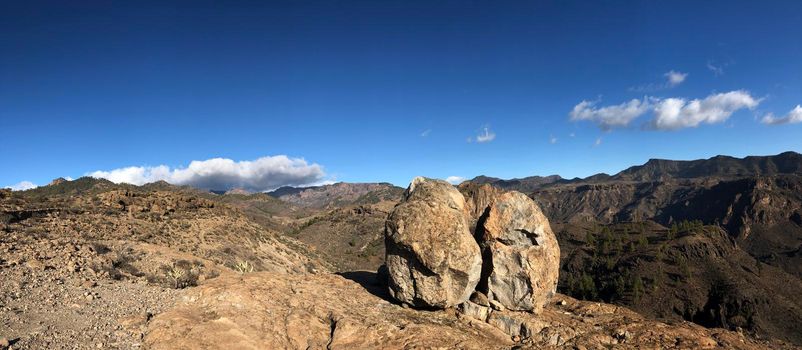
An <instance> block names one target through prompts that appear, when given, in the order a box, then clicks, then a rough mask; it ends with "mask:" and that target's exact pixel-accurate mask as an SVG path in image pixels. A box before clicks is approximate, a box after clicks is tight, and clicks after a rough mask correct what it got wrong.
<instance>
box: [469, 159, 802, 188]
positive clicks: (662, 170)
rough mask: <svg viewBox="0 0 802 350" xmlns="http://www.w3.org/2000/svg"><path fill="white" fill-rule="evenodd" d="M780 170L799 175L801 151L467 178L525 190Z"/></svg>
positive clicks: (731, 176) (801, 171) (726, 176)
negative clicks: (570, 173)
mask: <svg viewBox="0 0 802 350" xmlns="http://www.w3.org/2000/svg"><path fill="white" fill-rule="evenodd" d="M782 174H796V175H802V154H799V153H796V152H792V151H788V152H783V153H780V154H777V155H771V156H748V157H744V158H736V157H730V156H723V155H718V156H715V157H712V158H708V159H696V160H668V159H649V160H648V161H647V162H646V163H644V164H642V165H635V166H632V167H629V168H627V169H624V170H622V171H620V172H619V173H617V174H615V175H608V174H604V173H599V174H595V175H591V176H588V177H586V178H574V179H564V178H562V177H561V176H559V175H549V176H528V177H524V178H515V179H500V178H496V177H490V176H485V175H480V176H477V177H475V178H473V179H471V180H468V181H470V182H473V183H476V184H491V185H494V186H497V187H499V188H502V189H505V190H515V191H519V192H524V193H529V192H532V191H535V190H537V189H540V188H542V187H545V186H548V185H552V184H570V183H598V182H605V181H614V180H621V181H640V182H651V181H664V180H668V179H695V178H702V177H716V178H724V179H735V178H743V177H751V176H770V175H782Z"/></svg>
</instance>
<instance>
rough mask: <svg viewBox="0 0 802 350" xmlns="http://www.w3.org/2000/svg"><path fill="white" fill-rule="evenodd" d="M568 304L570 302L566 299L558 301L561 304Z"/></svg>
mask: <svg viewBox="0 0 802 350" xmlns="http://www.w3.org/2000/svg"><path fill="white" fill-rule="evenodd" d="M566 304H568V302H567V301H565V300H564V299H563V300H560V301H558V302H557V305H560V306H564V305H566Z"/></svg>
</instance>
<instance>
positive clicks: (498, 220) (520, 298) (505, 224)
mask: <svg viewBox="0 0 802 350" xmlns="http://www.w3.org/2000/svg"><path fill="white" fill-rule="evenodd" d="M476 230H477V231H476V235H477V238H478V239H479V240H480V245H481V246H482V250H483V256H484V260H485V261H484V264H485V267H484V271H483V277H482V285H480V286H479V289H480V290H482V291H483V292H486V294H487V296H488V297H489V298H490V299H491V300H497V301H498V302H500V303H501V304H502V305H504V307H506V308H508V309H510V310H520V311H532V312H535V313H537V312H539V311H540V310H542V309H543V306H544V305H546V304H547V303H548V301H549V299H550V298H551V297H552V295H553V294H554V293H555V291H556V288H557V277H558V273H559V268H560V247H559V246H558V244H557V238H556V237H555V235H554V233H553V232H552V231H551V227H550V225H549V221H548V219H546V217H545V216H544V215H543V212H542V211H541V210H540V207H538V205H537V204H536V203H535V202H534V201H532V199H530V198H529V197H527V196H526V195H524V194H522V193H520V192H506V193H503V194H501V195H499V196H498V197H497V198H496V199H495V200H492V201H490V205H489V207H488V209H487V210H485V212H484V215H483V216H482V217H481V218H480V219H479V221H478V223H477V228H476Z"/></svg>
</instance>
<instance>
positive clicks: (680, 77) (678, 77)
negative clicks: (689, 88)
mask: <svg viewBox="0 0 802 350" xmlns="http://www.w3.org/2000/svg"><path fill="white" fill-rule="evenodd" d="M663 76H664V77H665V78H666V82H664V83H649V84H643V85H638V86H633V87H630V88H629V91H635V92H650V91H658V90H665V89H670V88H673V87H676V86H677V85H679V84H682V82H684V81H685V79H686V78H688V73H682V72H677V71H675V70H673V69H672V70H670V71H668V72H667V73H665V74H663Z"/></svg>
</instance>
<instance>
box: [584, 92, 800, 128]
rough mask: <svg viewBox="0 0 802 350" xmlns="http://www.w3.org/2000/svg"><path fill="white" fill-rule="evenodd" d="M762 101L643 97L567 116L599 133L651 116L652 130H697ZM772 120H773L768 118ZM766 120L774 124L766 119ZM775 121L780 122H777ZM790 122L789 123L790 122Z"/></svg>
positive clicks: (591, 105)
mask: <svg viewBox="0 0 802 350" xmlns="http://www.w3.org/2000/svg"><path fill="white" fill-rule="evenodd" d="M760 102H761V99H758V98H755V97H753V96H752V95H750V94H749V92H748V91H745V90H735V91H730V92H725V93H720V94H713V95H710V96H707V97H705V98H704V99H701V100H700V99H693V100H690V101H688V100H685V99H684V98H678V97H672V98H664V99H661V98H656V97H644V98H643V99H642V100H639V99H633V100H631V101H629V102H625V103H622V104H619V105H613V106H605V107H596V106H595V105H596V102H589V101H582V102H580V103H579V104H577V105H576V106H574V108H573V110H571V112H570V113H569V116H570V119H571V121H580V120H587V121H592V122H594V123H596V124H598V125H599V127H600V128H601V129H602V130H610V129H613V128H622V127H627V126H629V124H630V123H631V122H632V121H633V120H635V119H637V118H638V117H640V116H642V115H644V114H647V113H652V114H653V115H654V117H653V119H652V120H651V121H650V122H649V124H648V127H649V128H650V129H654V130H677V129H682V128H690V127H697V126H699V124H702V123H706V124H716V123H721V122H724V121H726V120H727V119H729V117H730V116H732V114H733V113H735V112H736V111H738V110H741V109H754V108H755V107H757V105H758V104H760ZM767 117H771V118H773V116H767ZM765 120H772V121H773V120H774V119H766V118H764V122H766V121H765ZM777 120H778V121H779V120H781V119H777ZM789 120H790V119H789Z"/></svg>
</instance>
